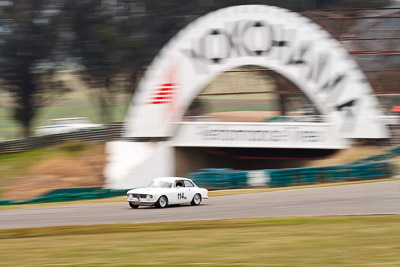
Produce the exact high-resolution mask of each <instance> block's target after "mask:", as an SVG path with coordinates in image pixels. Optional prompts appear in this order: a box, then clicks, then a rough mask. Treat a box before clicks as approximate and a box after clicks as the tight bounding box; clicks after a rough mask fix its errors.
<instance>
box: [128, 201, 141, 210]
mask: <svg viewBox="0 0 400 267" xmlns="http://www.w3.org/2000/svg"><path fill="white" fill-rule="evenodd" d="M129 206H131V208H132V209H137V208H139V205H135V204H132V203H130V202H129Z"/></svg>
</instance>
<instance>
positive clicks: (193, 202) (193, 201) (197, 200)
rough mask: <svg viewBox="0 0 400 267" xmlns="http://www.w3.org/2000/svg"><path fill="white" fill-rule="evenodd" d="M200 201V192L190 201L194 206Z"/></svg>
mask: <svg viewBox="0 0 400 267" xmlns="http://www.w3.org/2000/svg"><path fill="white" fill-rule="evenodd" d="M200 203H201V195H200V194H196V195H194V196H193V199H192V202H190V204H192V205H193V206H197V205H200Z"/></svg>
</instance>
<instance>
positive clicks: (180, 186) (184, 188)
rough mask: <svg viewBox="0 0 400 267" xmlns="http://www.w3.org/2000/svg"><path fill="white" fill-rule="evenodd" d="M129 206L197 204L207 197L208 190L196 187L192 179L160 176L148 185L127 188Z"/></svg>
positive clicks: (163, 206) (160, 206) (161, 206)
mask: <svg viewBox="0 0 400 267" xmlns="http://www.w3.org/2000/svg"><path fill="white" fill-rule="evenodd" d="M127 196H128V199H127V202H129V206H131V208H133V209H136V208H138V207H139V206H157V207H159V208H165V207H166V206H168V205H175V204H189V203H190V204H192V205H194V206H196V205H199V204H200V202H201V201H202V200H203V199H207V198H208V190H207V189H205V188H200V187H197V185H196V184H195V183H193V181H192V180H190V179H187V178H181V177H160V178H156V179H154V180H153V181H152V182H151V184H150V185H149V186H148V187H145V188H136V189H132V190H129V191H128V193H127Z"/></svg>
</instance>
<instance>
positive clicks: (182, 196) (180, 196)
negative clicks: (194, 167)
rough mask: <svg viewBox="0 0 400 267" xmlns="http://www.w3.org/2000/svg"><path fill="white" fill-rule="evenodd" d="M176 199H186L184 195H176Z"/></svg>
mask: <svg viewBox="0 0 400 267" xmlns="http://www.w3.org/2000/svg"><path fill="white" fill-rule="evenodd" d="M178 199H186V197H185V193H178Z"/></svg>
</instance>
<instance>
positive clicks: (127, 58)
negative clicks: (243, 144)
mask: <svg viewBox="0 0 400 267" xmlns="http://www.w3.org/2000/svg"><path fill="white" fill-rule="evenodd" d="M240 4H243V2H242V1H234V0H230V1H228V0H226V1H213V0H204V1H180V0H163V1H161V0H160V1H157V0H154V1H139V0H84V1H74V0H54V1H44V0H40V1H28V0H16V1H8V0H7V1H6V0H4V1H3V0H2V1H0V140H9V139H18V138H22V137H29V136H32V135H34V134H38V133H39V134H40V133H41V132H40V131H39V132H38V131H37V127H39V126H45V125H58V124H67V123H69V124H73V122H70V121H62V122H57V121H49V120H50V119H59V118H76V117H79V118H82V117H83V118H82V119H83V121H80V122H78V123H80V124H103V125H106V124H108V123H110V122H122V121H123V120H124V116H125V114H126V111H127V108H128V106H129V103H130V101H131V98H132V95H133V94H134V92H135V88H136V87H137V84H138V81H139V80H140V78H141V77H142V75H143V73H144V71H145V70H146V67H147V66H148V65H149V64H150V62H151V60H152V58H153V57H154V56H155V55H156V53H157V52H158V51H159V49H160V48H161V47H162V46H163V45H164V44H165V43H166V42H167V41H168V40H169V39H170V38H171V37H172V36H173V35H175V34H176V33H177V32H178V31H179V30H180V29H182V28H183V27H184V26H186V25H187V24H188V23H190V22H191V21H193V20H195V19H196V18H198V17H199V16H202V15H204V14H206V13H208V12H210V11H212V10H217V9H220V8H223V7H227V6H233V5H240ZM246 4H266V5H273V6H280V7H283V8H287V9H290V10H293V11H297V12H300V13H301V14H303V15H304V16H307V17H308V18H310V19H312V20H313V21H315V22H316V23H318V24H319V25H321V26H322V27H323V28H325V29H326V30H327V31H329V32H330V33H331V34H332V35H333V36H334V37H335V38H336V39H337V40H339V41H340V42H341V43H342V44H343V45H344V46H345V47H346V48H347V49H348V51H349V52H350V54H351V55H353V57H354V58H355V59H356V61H357V62H358V63H359V64H360V66H361V68H362V69H363V71H364V72H365V73H366V75H367V76H368V79H369V81H370V83H371V85H372V86H373V88H374V90H375V93H376V94H377V95H378V96H379V98H380V101H381V104H382V110H384V112H385V113H386V114H396V113H398V112H399V110H400V108H397V109H396V106H397V105H398V103H399V97H398V96H397V94H398V92H399V83H400V54H399V51H400V2H399V1H390V0H380V1H374V0H363V1H361V0H360V1H357V0H354V1H345V0H343V1H333V0H301V1H299V0H290V1H283V2H282V1H246ZM166 11H167V12H166ZM232 85H235V86H232ZM254 91H263V92H265V91H271V93H272V94H262V95H260V94H254V93H252V92H254ZM246 92H248V93H249V94H246ZM239 100H240V101H239ZM265 101H267V102H268V103H269V105H264V104H263V105H260V102H264V103H265ZM282 101H284V102H285V103H287V104H286V105H285V108H284V109H285V110H284V111H285V112H286V111H287V112H289V114H286V115H290V114H299V112H300V113H304V114H309V115H310V114H313V109H312V106H311V105H310V103H308V102H307V99H305V98H304V95H302V94H301V92H300V91H299V90H298V89H297V88H296V87H295V86H293V85H292V84H291V83H290V82H289V81H288V80H287V79H285V78H284V77H281V76H279V75H277V74H276V73H275V72H272V71H269V70H267V69H260V68H258V69H257V68H254V67H242V68H240V69H236V70H231V71H229V72H227V73H225V74H223V75H222V76H221V77H219V78H217V79H216V80H215V81H214V82H213V83H212V84H210V85H209V86H208V87H207V88H206V89H205V90H204V92H203V93H202V94H201V95H199V97H198V99H197V100H196V101H195V102H194V104H193V107H192V108H193V109H190V110H189V111H188V113H187V114H186V115H187V116H191V115H201V114H209V113H213V112H220V111H235V110H247V109H250V110H253V111H254V110H260V109H262V110H263V111H268V112H269V113H265V114H270V115H274V114H276V112H277V111H278V110H280V109H281V108H280V103H282ZM221 103H222V105H221ZM246 103H247V104H246ZM250 104H251V105H250ZM290 112H294V113H290ZM296 112H297V113H296ZM220 119H221V118H220ZM222 119H223V120H229V118H222ZM240 119H242V120H243V118H239V120H240ZM42 133H43V132H42Z"/></svg>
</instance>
